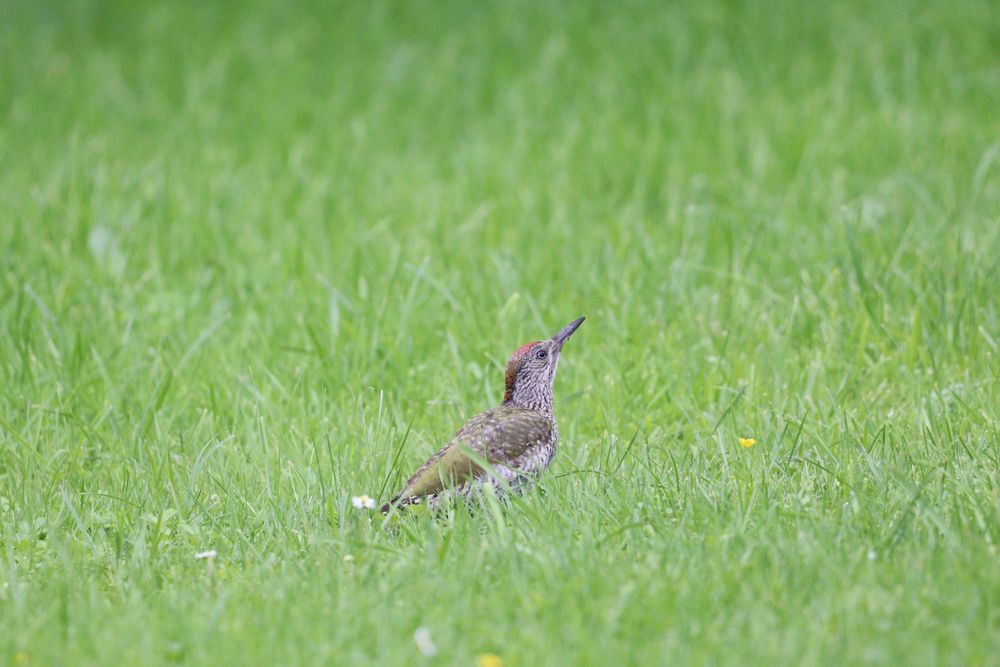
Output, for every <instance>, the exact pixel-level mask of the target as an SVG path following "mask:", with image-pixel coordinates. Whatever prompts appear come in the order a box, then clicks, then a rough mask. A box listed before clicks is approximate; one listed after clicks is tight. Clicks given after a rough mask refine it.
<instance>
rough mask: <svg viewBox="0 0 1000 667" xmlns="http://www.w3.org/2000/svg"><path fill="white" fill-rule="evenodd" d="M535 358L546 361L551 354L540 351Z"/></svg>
mask: <svg viewBox="0 0 1000 667" xmlns="http://www.w3.org/2000/svg"><path fill="white" fill-rule="evenodd" d="M535 356H536V357H538V358H539V359H544V358H545V357H547V356H549V353H548V352H546V351H545V350H539V351H538V352H536V353H535Z"/></svg>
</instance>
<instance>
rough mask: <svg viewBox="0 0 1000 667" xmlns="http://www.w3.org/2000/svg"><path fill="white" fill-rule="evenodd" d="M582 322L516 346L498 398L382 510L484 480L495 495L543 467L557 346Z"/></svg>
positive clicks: (552, 447) (550, 436) (554, 432)
mask: <svg viewBox="0 0 1000 667" xmlns="http://www.w3.org/2000/svg"><path fill="white" fill-rule="evenodd" d="M583 320H584V318H582V317H581V318H578V319H575V320H573V321H572V322H570V323H569V324H567V325H566V326H565V327H563V328H562V329H560V330H559V332H558V333H557V334H556V335H555V336H553V337H552V338H550V339H548V340H539V341H534V342H531V343H526V344H524V345H522V346H521V347H519V348H518V349H517V350H516V351H515V352H514V354H513V355H512V356H511V358H510V361H508V362H507V372H506V373H505V375H504V395H503V402H502V403H501V404H500V405H498V406H497V407H495V408H493V409H492V410H487V411H486V412H484V413H482V414H479V415H476V416H475V417H473V418H472V419H470V420H469V421H467V422H465V425H464V426H462V428H460V429H459V430H458V433H456V434H455V435H454V436H453V437H452V439H451V440H449V441H448V444H446V445H445V446H444V447H442V448H441V449H440V450H438V452H437V453H436V454H434V456H432V457H431V458H430V459H428V461H427V462H426V463H424V464H423V465H422V466H420V469H418V470H417V472H416V473H414V475H413V476H412V477H410V479H409V480H407V482H406V484H404V485H403V488H402V489H401V490H400V491H399V493H397V494H396V495H395V496H393V498H392V500H390V501H389V502H388V503H386V504H385V505H383V506H382V512H383V513H387V512H389V511H390V510H391V509H392V508H393V507H398V508H403V507H406V506H408V505H416V504H418V503H423V502H426V503H427V504H428V505H429V506H430V507H437V505H438V503H439V501H440V499H441V497H442V496H443V494H444V493H445V492H446V491H447V490H449V489H450V490H453V491H454V492H455V493H456V494H459V495H462V496H468V495H469V494H471V493H473V492H475V491H477V490H479V489H481V488H482V487H483V486H484V485H486V484H489V485H490V486H492V487H493V488H494V490H496V491H497V493H498V494H502V493H503V491H504V489H505V488H506V487H510V488H511V489H514V490H518V489H520V488H521V487H523V486H524V485H525V484H527V483H529V482H530V481H531V480H532V478H534V477H536V476H537V475H538V474H539V473H541V472H542V471H544V470H545V469H546V468H548V467H549V463H551V462H552V457H553V456H555V453H556V443H557V442H558V440H559V429H558V428H557V427H556V416H555V413H554V412H553V410H552V386H553V384H554V382H555V379H556V367H557V366H558V365H559V355H560V354H561V353H562V349H563V345H565V344H566V341H567V340H569V337H570V336H572V335H573V332H574V331H576V330H577V328H579V326H580V325H581V324H583ZM484 461H485V462H486V463H487V464H489V467H488V468H485V469H484V468H483V466H482V465H481V464H482V463H483V462H484Z"/></svg>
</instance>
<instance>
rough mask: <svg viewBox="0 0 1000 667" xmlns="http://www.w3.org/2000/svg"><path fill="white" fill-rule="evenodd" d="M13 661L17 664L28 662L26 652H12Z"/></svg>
mask: <svg viewBox="0 0 1000 667" xmlns="http://www.w3.org/2000/svg"><path fill="white" fill-rule="evenodd" d="M14 662H15V663H17V664H18V665H24V664H27V662H28V654H27V653H25V652H24V651H18V652H17V653H15V654H14Z"/></svg>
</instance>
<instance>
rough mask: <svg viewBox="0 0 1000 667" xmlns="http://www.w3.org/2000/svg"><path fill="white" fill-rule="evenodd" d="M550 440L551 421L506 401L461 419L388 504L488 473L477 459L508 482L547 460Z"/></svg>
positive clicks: (553, 432) (412, 499) (554, 435)
mask: <svg viewBox="0 0 1000 667" xmlns="http://www.w3.org/2000/svg"><path fill="white" fill-rule="evenodd" d="M556 438H557V432H556V428H555V421H554V420H553V419H552V418H551V417H550V416H548V415H545V414H543V413H541V412H539V411H536V410H530V409H527V408H520V407H516V406H512V405H501V406H499V407H496V408H493V409H492V410H487V411H486V412H483V413H481V414H478V415H476V416H475V417H473V418H472V419H470V420H469V421H467V422H465V424H464V425H463V426H462V428H460V429H459V430H458V432H457V433H456V434H455V435H454V436H452V438H451V440H449V441H448V444H446V445H445V446H444V447H442V448H441V449H440V450H438V451H437V452H436V453H435V454H434V455H433V456H432V457H431V458H430V459H428V461H427V462H426V463H425V464H424V465H422V466H421V467H420V469H419V470H417V472H416V473H415V474H414V475H413V476H412V477H411V478H410V479H409V480H408V481H407V482H406V484H405V485H403V489H402V490H401V491H400V492H399V493H398V494H396V496H395V497H394V498H393V499H392V500H391V501H390V503H389V505H395V504H400V505H404V504H414V503H416V502H419V499H421V498H425V497H430V498H433V497H435V496H437V494H439V493H441V492H442V491H443V490H445V489H446V488H448V487H453V488H456V489H461V488H465V489H467V488H469V487H470V486H471V484H472V483H474V482H477V481H480V482H481V481H482V480H483V479H485V478H486V477H487V476H488V473H487V472H486V471H485V470H484V469H483V467H482V466H481V465H480V462H481V461H482V460H485V461H486V462H487V463H488V464H489V465H490V466H491V467H492V468H493V471H494V472H495V473H496V474H497V476H499V477H501V478H503V479H505V480H506V481H507V482H508V483H512V482H514V481H515V480H517V479H518V478H520V477H521V476H522V475H529V474H534V473H536V472H540V471H541V470H544V469H545V468H546V467H548V464H549V461H551V460H552V455H553V454H554V453H555V445H556ZM389 505H387V506H386V507H384V508H383V509H384V510H387V509H388V508H389Z"/></svg>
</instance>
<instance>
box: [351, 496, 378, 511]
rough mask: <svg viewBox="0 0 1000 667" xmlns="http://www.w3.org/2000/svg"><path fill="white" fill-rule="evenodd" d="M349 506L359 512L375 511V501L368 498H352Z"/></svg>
mask: <svg viewBox="0 0 1000 667" xmlns="http://www.w3.org/2000/svg"><path fill="white" fill-rule="evenodd" d="M351 504H352V505H354V506H355V507H357V508H358V509H359V510H361V509H365V510H373V509H375V499H374V498H369V497H368V496H354V497H353V498H351Z"/></svg>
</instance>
